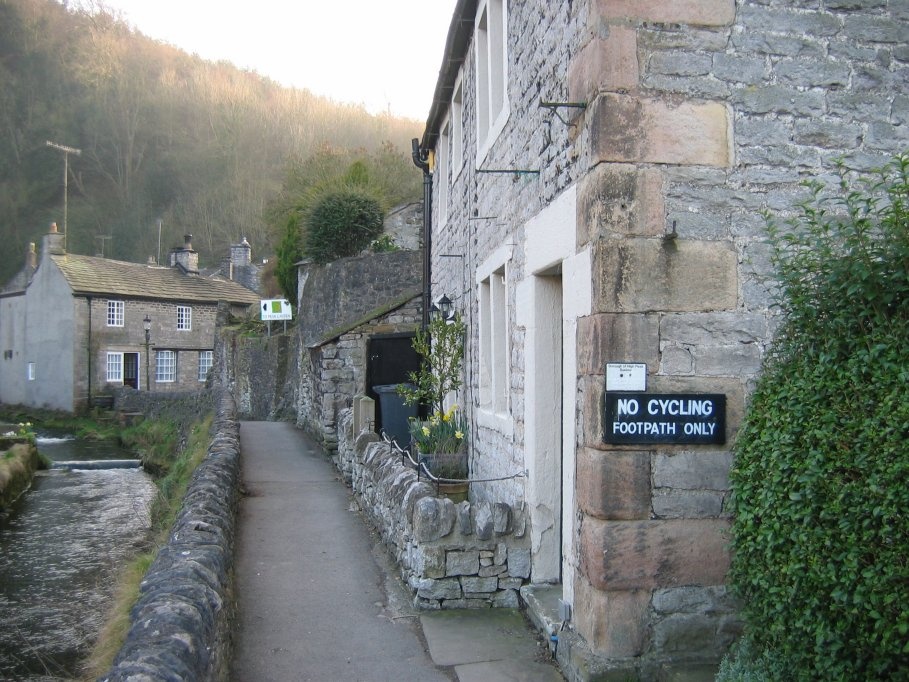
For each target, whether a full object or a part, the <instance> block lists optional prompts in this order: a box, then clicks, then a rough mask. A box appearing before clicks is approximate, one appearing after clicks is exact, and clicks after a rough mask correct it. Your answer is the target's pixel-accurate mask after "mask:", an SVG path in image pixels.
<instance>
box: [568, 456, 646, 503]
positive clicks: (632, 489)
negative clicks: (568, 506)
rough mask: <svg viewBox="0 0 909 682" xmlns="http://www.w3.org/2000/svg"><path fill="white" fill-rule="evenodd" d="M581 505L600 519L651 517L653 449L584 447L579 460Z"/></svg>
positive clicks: (578, 479) (579, 501)
mask: <svg viewBox="0 0 909 682" xmlns="http://www.w3.org/2000/svg"><path fill="white" fill-rule="evenodd" d="M577 486H578V507H580V509H581V511H583V512H584V513H586V514H588V515H590V516H593V517H596V518H599V519H617V520H631V519H647V518H650V499H651V491H650V453H649V452H602V451H599V450H593V449H590V448H585V449H583V450H581V451H580V453H579V455H578V463H577Z"/></svg>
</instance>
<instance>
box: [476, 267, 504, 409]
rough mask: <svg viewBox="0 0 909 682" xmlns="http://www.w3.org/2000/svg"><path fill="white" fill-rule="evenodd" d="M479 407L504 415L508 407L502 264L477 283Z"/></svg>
mask: <svg viewBox="0 0 909 682" xmlns="http://www.w3.org/2000/svg"><path fill="white" fill-rule="evenodd" d="M479 299H480V300H479V304H480V305H479V307H480V408H481V409H483V410H486V411H488V412H493V413H495V414H499V415H505V414H507V413H508V411H509V391H508V371H509V367H508V366H509V350H508V349H509V342H508V290H507V286H506V269H505V266H504V265H503V266H501V267H499V268H497V269H496V270H495V271H494V272H492V273H491V274H489V275H488V276H487V277H485V278H484V279H482V280H481V281H480V283H479Z"/></svg>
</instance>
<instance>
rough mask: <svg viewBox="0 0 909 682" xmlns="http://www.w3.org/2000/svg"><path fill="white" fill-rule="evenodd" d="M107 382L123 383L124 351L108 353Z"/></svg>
mask: <svg viewBox="0 0 909 682" xmlns="http://www.w3.org/2000/svg"><path fill="white" fill-rule="evenodd" d="M107 383H109V384H113V383H118V384H122V383H123V353H118V352H112V351H109V352H108V353H107Z"/></svg>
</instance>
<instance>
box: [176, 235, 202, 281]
mask: <svg viewBox="0 0 909 682" xmlns="http://www.w3.org/2000/svg"><path fill="white" fill-rule="evenodd" d="M192 240H193V236H192V235H191V234H187V235H183V241H184V244H183V248H182V249H179V248H178V249H174V250H173V251H171V257H170V264H171V265H172V266H173V265H176V266H177V267H179V268H180V269H182V270H183V271H184V272H187V273H191V274H198V273H199V254H198V252H196V251H194V250H193V244H192Z"/></svg>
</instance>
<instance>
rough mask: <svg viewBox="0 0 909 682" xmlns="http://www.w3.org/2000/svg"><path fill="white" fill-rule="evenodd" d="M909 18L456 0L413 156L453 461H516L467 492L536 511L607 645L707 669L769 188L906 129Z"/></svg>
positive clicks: (891, 13) (643, 672)
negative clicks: (455, 336) (460, 369)
mask: <svg viewBox="0 0 909 682" xmlns="http://www.w3.org/2000/svg"><path fill="white" fill-rule="evenodd" d="M907 20H909V8H907V6H906V4H905V3H897V2H892V1H888V0H848V1H845V0H813V1H808V2H796V3H793V2H790V1H788V0H701V1H700V2H689V1H688V0H659V1H657V0H575V1H574V2H548V1H547V0H527V1H526V2H520V3H516V2H511V3H509V2H507V0H459V1H458V2H457V5H456V8H455V15H454V17H453V19H452V23H451V28H450V31H449V34H448V39H447V42H446V45H445V53H444V57H443V62H442V64H443V66H442V69H441V71H440V75H439V80H438V83H437V86H436V89H435V95H434V98H433V102H432V108H431V110H430V115H429V118H428V121H427V126H426V129H425V132H424V134H423V137H422V140H421V141H420V144H419V149H418V150H417V154H416V156H417V160H418V165H424V166H425V167H426V171H425V172H426V173H431V181H432V192H431V193H432V206H431V211H430V213H429V215H430V227H431V242H432V253H431V268H432V272H431V280H430V281H431V282H432V296H433V297H437V296H440V295H442V294H446V295H447V296H448V297H449V298H451V299H452V300H453V301H454V302H455V305H456V307H457V308H458V309H459V310H460V312H461V314H462V315H463V317H464V319H465V320H466V321H467V323H468V325H469V332H468V344H467V362H466V376H465V379H466V381H465V386H464V388H463V390H462V395H461V396H460V397H459V400H458V402H459V404H461V405H463V406H464V407H465V409H466V411H467V416H468V418H469V420H470V425H471V434H470V438H471V466H472V475H473V476H474V477H476V478H496V477H504V476H507V475H509V474H512V473H514V472H515V471H522V470H526V471H527V472H528V476H527V477H526V478H522V479H510V480H505V481H493V482H489V483H483V484H474V485H473V486H472V488H471V495H472V497H473V498H476V500H483V499H489V500H504V501H506V502H508V503H510V504H513V505H516V506H519V507H525V508H526V509H527V510H528V511H529V516H530V533H531V538H532V548H531V563H532V566H531V573H532V579H533V581H534V582H535V583H537V584H539V585H550V586H551V588H550V590H551V591H554V592H555V593H556V595H557V597H558V600H559V604H560V608H559V614H558V619H559V620H561V621H564V627H565V628H566V631H570V632H572V633H575V634H576V635H577V637H578V638H579V639H580V641H581V642H582V643H583V647H586V648H587V649H589V651H590V653H591V656H592V657H593V658H594V659H596V660H598V661H599V662H600V664H601V666H602V667H604V668H605V669H607V670H615V671H620V672H621V671H624V673H622V674H628V675H630V676H637V677H639V678H642V679H664V677H661V676H667V677H665V679H669V677H668V676H671V675H672V674H675V673H676V672H681V671H684V672H686V673H687V672H689V671H694V673H695V674H697V673H698V672H700V673H702V674H703V675H704V676H705V677H709V674H710V669H711V666H713V665H715V664H716V662H717V661H718V660H719V658H720V657H721V656H722V654H723V652H724V651H725V649H726V648H727V646H728V645H729V643H730V642H731V641H732V640H733V639H734V638H735V636H736V634H737V629H738V624H737V620H736V617H735V609H734V605H732V604H731V603H730V598H729V596H728V595H727V593H726V590H725V587H724V580H725V577H726V572H727V568H728V564H729V556H728V549H727V534H726V532H727V528H728V524H729V519H728V515H727V514H726V512H725V511H724V503H725V500H726V497H727V494H728V470H729V467H730V463H731V459H732V457H731V446H732V444H733V442H734V440H735V436H736V431H737V428H738V426H739V424H740V420H741V418H742V415H743V412H744V409H745V404H746V399H747V396H748V392H749V389H750V387H751V384H752V382H753V380H754V378H755V376H756V375H757V374H758V372H759V371H760V367H761V362H762V357H763V354H764V352H765V349H766V347H767V344H768V342H769V340H770V337H771V333H772V326H773V316H772V311H771V309H770V297H769V295H768V293H767V290H766V287H765V284H764V280H765V276H766V275H767V273H768V271H769V264H768V259H767V254H768V248H767V245H766V243H765V232H764V221H763V218H762V216H761V212H762V211H763V210H765V209H767V210H770V211H777V212H786V211H789V210H791V209H792V207H793V206H794V205H795V204H796V203H797V202H798V201H799V200H800V198H802V197H803V196H804V193H803V192H804V190H803V188H802V187H801V185H800V183H801V182H802V181H803V180H806V179H808V178H818V177H819V178H821V179H828V178H830V177H831V176H832V175H833V169H834V165H835V160H836V159H838V158H843V159H844V160H845V164H846V166H847V167H848V168H851V169H856V170H866V169H870V168H873V167H876V166H880V165H882V164H883V163H884V162H885V161H886V160H887V159H888V158H889V157H890V156H891V155H892V154H893V153H896V152H898V151H900V150H902V149H904V148H905V146H906V144H907V141H909V97H907V95H906V93H907V85H909V21H907ZM585 674H586V673H583V671H581V670H580V668H577V669H573V672H572V673H571V675H573V676H576V677H578V678H579V679H581V678H583V677H584V675H585ZM711 679H712V678H711Z"/></svg>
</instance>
